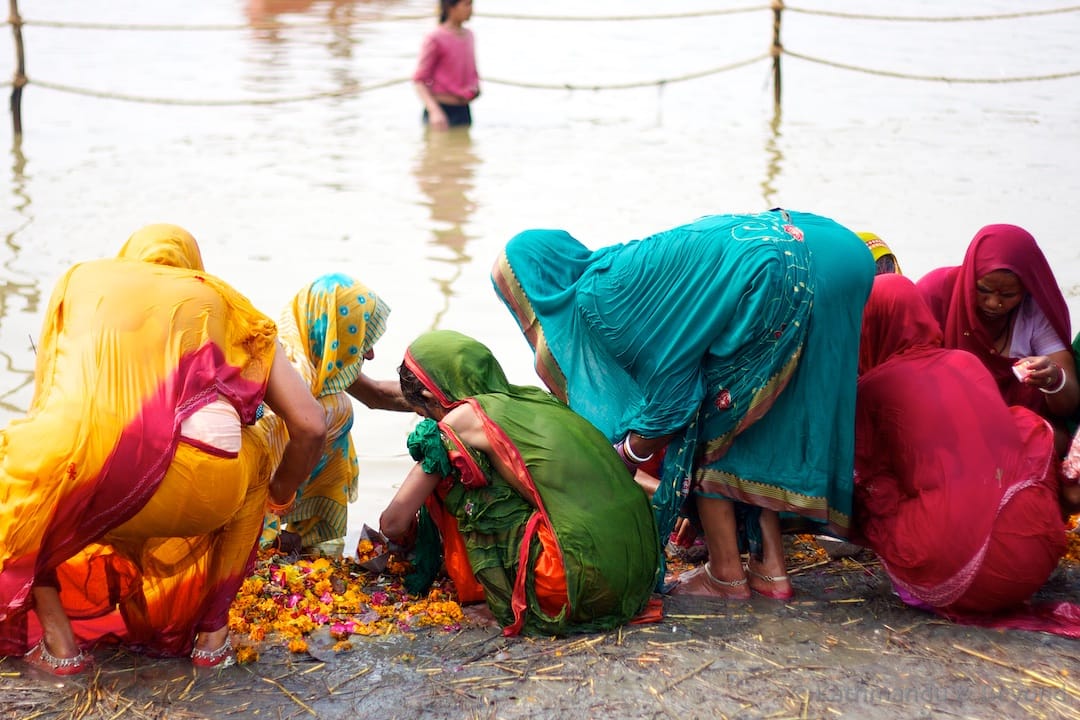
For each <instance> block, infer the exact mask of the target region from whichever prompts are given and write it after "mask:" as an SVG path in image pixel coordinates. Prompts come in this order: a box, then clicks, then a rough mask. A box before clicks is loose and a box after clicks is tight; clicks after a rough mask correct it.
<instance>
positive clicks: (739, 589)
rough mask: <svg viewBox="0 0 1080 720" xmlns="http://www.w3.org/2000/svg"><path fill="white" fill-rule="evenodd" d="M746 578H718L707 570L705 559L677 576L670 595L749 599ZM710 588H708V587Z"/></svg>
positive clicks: (707, 564) (707, 565)
mask: <svg viewBox="0 0 1080 720" xmlns="http://www.w3.org/2000/svg"><path fill="white" fill-rule="evenodd" d="M746 584H747V580H746V578H739V579H738V580H720V579H719V578H717V577H716V576H715V575H713V574H712V571H711V570H709V563H708V561H705V562H704V563H702V564H701V565H700V566H699V567H697V568H695V569H694V570H691V571H690V572H687V573H683V574H682V575H680V576H679V579H678V583H677V584H676V585H675V587H674V588H672V589H671V594H672V595H702V596H706V597H718V596H719V597H722V598H723V599H725V600H749V599H750V590H749V589H748V588H747V587H746ZM710 586H711V588H712V590H710V589H709V588H710Z"/></svg>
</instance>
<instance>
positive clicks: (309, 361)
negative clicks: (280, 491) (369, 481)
mask: <svg viewBox="0 0 1080 720" xmlns="http://www.w3.org/2000/svg"><path fill="white" fill-rule="evenodd" d="M389 315H390V306H389V305H387V303H386V302H384V301H383V300H382V299H381V298H379V297H378V296H377V295H376V294H375V293H374V292H372V291H371V290H370V289H369V288H368V287H367V286H366V285H364V284H362V283H360V282H357V281H356V280H354V279H353V278H351V277H349V276H348V275H343V274H341V273H334V274H328V275H322V276H320V277H319V278H317V279H315V280H314V281H313V282H311V283H310V284H308V285H306V286H305V287H304V288H303V289H302V290H300V291H299V292H298V293H297V294H296V296H295V297H293V299H292V302H291V303H290V304H289V306H288V307H287V308H286V309H285V311H284V312H283V313H282V316H281V319H280V321H279V323H278V332H279V338H280V340H281V343H282V345H283V346H284V348H285V353H286V356H287V357H288V358H289V361H290V362H291V363H292V365H293V367H294V368H296V370H297V371H298V372H299V373H300V375H301V377H303V378H304V380H305V381H306V382H307V383H308V386H309V387H310V388H311V394H312V395H313V396H314V397H315V399H316V400H318V402H319V404H320V405H321V406H322V408H323V411H324V412H325V414H326V425H327V439H326V447H325V448H324V449H323V454H322V457H321V458H320V459H319V461H318V463H316V465H315V469H314V470H313V471H312V473H311V477H310V478H309V479H308V480H307V481H306V482H305V483H303V484H302V485H301V486H300V488H299V489H298V490H297V494H296V502H295V504H294V506H293V509H292V510H291V511H290V512H289V513H288V514H287V515H286V516H285V517H284V518H282V521H283V522H285V523H287V524H288V529H289V530H290V531H291V532H294V533H296V534H298V535H300V538H301V542H302V543H303V546H304V547H312V546H315V545H317V544H319V543H322V542H326V541H331V540H337V539H339V538H343V537H345V534H346V531H347V523H348V505H349V503H350V502H353V501H355V500H356V497H357V479H358V477H359V467H358V463H357V459H356V449H355V447H354V445H353V441H352V436H351V434H350V432H351V430H352V426H353V405H352V399H351V397H350V396H349V395H348V392H347V391H348V389H349V387H350V386H351V385H352V384H353V383H354V382H356V380H357V378H359V377H360V371H361V369H362V368H363V365H364V355H365V354H366V353H368V352H369V351H370V350H371V349H372V348H373V347H374V345H375V342H376V341H377V340H378V339H379V338H380V337H382V335H383V333H384V332H385V331H386V319H387V317H388V316H389ZM258 427H259V429H260V430H262V431H263V432H265V433H266V436H267V439H268V442H269V443H270V446H271V453H272V457H273V458H274V460H275V461H280V459H281V454H282V453H283V452H284V450H285V444H286V443H287V442H288V435H287V433H286V432H285V424H284V422H283V421H282V420H281V418H279V417H277V416H275V415H274V414H273V413H272V412H267V413H266V414H265V415H264V416H263V417H262V418H261V419H260V420H259V423H258ZM265 524H266V527H265V529H264V532H263V536H262V540H261V542H262V544H263V545H269V544H271V543H272V542H273V541H274V539H275V538H276V537H277V535H278V532H279V530H280V528H279V521H278V519H277V517H276V516H274V515H267V517H266V519H265Z"/></svg>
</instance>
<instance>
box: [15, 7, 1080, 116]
mask: <svg viewBox="0 0 1080 720" xmlns="http://www.w3.org/2000/svg"><path fill="white" fill-rule="evenodd" d="M779 1H780V0H774V4H773V5H755V6H749V7H741V8H728V9H723V10H704V11H693V12H683V13H678V12H674V13H656V14H652V15H610V16H568V15H567V16H562V15H559V16H547V17H541V16H530V15H519V14H510V13H502V14H499V13H489V14H482V13H478V14H477V15H476V16H477V17H488V18H494V19H506V20H535V21H584V22H591V21H616V20H665V19H675V18H693V17H706V16H717V15H732V14H736V13H746V12H757V11H761V10H768V9H773V10H775V9H776V8H775V4H776V2H779ZM782 9H783V10H789V11H791V12H798V13H803V14H808V15H823V16H830V17H839V18H846V19H861V20H888V21H903V22H916V21H918V22H961V21H982V20H1002V19H1016V18H1024V17H1036V16H1047V15H1056V14H1062V13H1070V12H1076V11H1080V5H1073V6H1067V7H1060V8H1054V9H1046V10H1031V11H1025V12H1016V13H1004V14H998V15H971V16H951V17H947V16H939V17H916V16H893V15H871V14H854V13H843V12H833V11H826V10H814V9H808V8H799V7H787V6H782ZM358 19H361V18H357V17H351V18H347V19H343V20H340V21H338V20H332V21H328V22H325V23H317V24H316V23H303V24H294V23H280V22H268V23H249V24H244V25H137V24H114V23H92V22H65V21H49V20H44V21H41V20H39V21H21V22H19V24H20V25H27V26H39V27H52V28H78V29H93V30H149V31H166V30H168V31H174V30H202V31H213V30H238V29H243V30H250V29H308V28H318V27H326V26H328V25H333V26H337V25H347V24H355V23H356V21H357V20H358ZM370 19H373V20H379V21H397V20H402V21H411V20H421V19H428V20H430V19H432V15H430V14H425V15H388V16H380V17H375V18H370ZM7 24H9V25H11V24H13V22H12V20H11V19H9V20H8V21H7ZM781 54H782V55H788V56H790V57H793V58H796V59H799V60H804V61H806V62H810V63H815V64H818V65H825V66H828V67H833V68H838V69H841V70H849V71H852V72H859V73H864V74H867V75H877V76H881V77H891V78H900V79H905V80H921V81H929V82H945V83H958V84H1006V83H1021V82H1041V81H1048V80H1062V79H1066V78H1074V77H1078V76H1080V70H1075V71H1065V72H1059V73H1050V74H1046V75H1029V76H1018V77H996V78H974V77H966V78H965V77H949V76H943V75H920V74H914V73H904V72H896V71H890V70H877V69H873V68H866V67H860V66H857V65H848V64H846V63H840V62H835V61H831V60H826V59H823V58H818V57H812V56H809V55H803V54H801V53H797V52H792V51H790V50H787V49H786V48H780V47H779V46H778V45H777V46H776V47H773V48H770V50H769V51H768V52H766V53H763V54H761V55H757V56H755V57H752V58H748V59H745V60H740V61H737V62H733V63H729V64H726V65H721V66H719V67H714V68H711V69H707V70H701V71H698V72H690V73H686V74H683V75H678V76H675V77H669V78H661V79H655V80H640V81H633V82H623V83H607V84H592V85H587V84H577V83H571V82H563V83H540V82H527V81H516V80H507V79H503V78H495V77H484V78H483V81H484V82H485V83H487V84H492V85H504V86H508V87H517V88H527V89H535V90H563V91H567V90H569V91H586V90H591V91H600V90H628V89H634V88H645V87H662V86H664V85H670V84H675V83H679V82H686V81H689V80H696V79H700V78H704V77H708V76H710V75H717V74H719V73H723V72H728V71H731V70H736V69H739V68H743V67H746V66H749V65H753V64H754V63H757V62H760V61H761V60H764V59H767V58H769V57H773V58H775V57H776V56H778V55H781ZM19 79H20V81H21V82H22V84H34V85H37V86H39V87H43V88H46V89H49V90H55V91H57V92H65V93H70V94H74V95H82V96H86V97H95V98H102V99H110V100H121V101H125V102H134V103H145V104H156V105H173V106H190V107H196V106H202V107H227V106H265V105H280V104H286V103H296V102H306V101H310V100H318V99H323V98H335V97H346V96H351V95H359V94H361V93H364V92H370V91H373V90H381V89H384V88H390V87H394V86H396V85H403V84H406V83H409V82H411V78H398V79H393V80H386V81H382V82H379V83H374V84H371V85H360V84H359V83H356V84H353V85H351V86H347V87H344V88H339V89H336V90H326V91H320V92H312V93H305V94H301V95H292V96H285V97H275V98H258V97H254V98H244V99H203V100H200V99H182V98H163V97H156V98H155V97H147V96H139V95H130V94H126V93H117V92H110V91H100V90H90V89H87V88H79V87H74V86H71V85H63V84H60V83H52V82H48V81H42V80H34V81H30V80H29V79H25V78H21V77H20V78H19ZM13 86H14V84H13V83H0V87H13Z"/></svg>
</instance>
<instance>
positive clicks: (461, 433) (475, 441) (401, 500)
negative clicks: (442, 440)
mask: <svg viewBox="0 0 1080 720" xmlns="http://www.w3.org/2000/svg"><path fill="white" fill-rule="evenodd" d="M442 422H443V423H445V424H446V425H449V426H450V427H451V428H453V430H454V432H455V433H457V436H458V438H460V439H461V441H462V442H463V443H465V444H467V445H469V446H471V447H473V448H475V449H477V450H480V451H481V452H484V453H487V454H488V457H491V455H490V451H491V443H490V442H489V441H488V439H487V435H486V434H485V433H484V426H483V424H482V423H481V422H480V418H479V417H477V415H476V412H475V411H474V410H473V409H472V407H471V406H470V405H468V404H464V405H459V406H457V407H456V408H454V409H453V410H451V411H450V412H449V413H447V414H446V416H445V417H444V418H443V420H442ZM492 460H493V461H497V459H496V458H492ZM499 470H500V472H502V468H499ZM507 472H509V470H508V469H507ZM440 480H442V476H440V475H435V474H432V473H426V472H424V469H423V468H422V467H421V465H420V463H417V464H416V465H414V466H413V468H412V470H410V471H409V474H408V475H407V476H406V477H405V481H404V482H403V483H402V484H401V488H400V489H399V490H398V491H397V494H396V495H394V499H393V500H391V501H390V504H389V505H387V506H386V509H385V510H383V513H382V515H380V516H379V532H381V533H382V534H383V535H385V536H386V537H388V538H390V539H391V540H393V541H394V542H396V543H398V544H400V545H409V544H410V541H411V539H412V533H413V530H414V529H415V524H416V513H417V511H419V510H420V506H422V505H423V504H424V501H425V500H427V498H428V495H430V494H431V493H432V491H434V490H435V487H436V486H437V485H438V484H439V481H440Z"/></svg>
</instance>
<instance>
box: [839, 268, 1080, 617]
mask: <svg viewBox="0 0 1080 720" xmlns="http://www.w3.org/2000/svg"><path fill="white" fill-rule="evenodd" d="M940 343H941V333H940V331H939V330H938V327H937V324H936V323H935V321H934V319H933V317H932V316H931V314H930V312H929V310H928V309H927V307H926V305H925V304H924V303H923V302H922V300H921V299H920V297H919V294H918V291H917V290H916V289H915V286H914V285H913V284H912V283H911V281H910V280H908V279H906V278H904V277H901V276H899V275H880V276H878V277H877V278H876V279H875V281H874V289H873V291H872V292H871V294H870V299H869V301H868V302H867V305H866V310H865V313H864V316H863V331H862V339H861V346H860V351H859V371H860V377H859V385H858V396H857V401H856V427H855V472H856V478H855V519H856V526H857V527H856V529H857V531H858V533H859V535H860V536H861V539H862V541H863V542H864V543H865V544H867V545H869V546H870V547H871V548H873V550H874V551H875V552H876V553H877V554H878V556H879V557H880V559H881V562H882V566H883V567H884V568H885V570H886V572H888V574H889V577H890V578H891V579H892V581H893V584H894V586H895V587H896V588H897V590H898V593H899V594H900V595H901V597H904V598H905V599H906V601H909V602H911V603H912V604H918V605H920V606H922V607H925V608H928V609H931V610H933V611H934V612H937V613H939V614H941V615H944V616H946V617H949V618H950V619H953V620H956V621H958V622H965V623H975V624H980V625H991V626H999V625H1005V626H1014V627H1027V628H1028V629H1040V630H1046V631H1049V632H1055V633H1058V634H1062V635H1068V636H1071V637H1080V606H1072V605H1067V604H1066V605H1065V606H1063V607H1058V606H1054V607H1043V608H1033V607H1031V606H1025V605H1024V603H1025V602H1026V601H1028V599H1029V598H1030V597H1031V595H1032V594H1034V593H1035V592H1036V591H1037V590H1038V589H1039V588H1040V587H1041V586H1042V585H1043V583H1044V582H1045V581H1046V579H1047V578H1048V577H1049V576H1050V573H1051V572H1053V570H1054V568H1056V567H1057V564H1058V562H1059V561H1060V559H1061V557H1062V555H1063V554H1064V551H1065V526H1064V523H1063V522H1062V520H1061V515H1060V510H1059V506H1058V477H1057V467H1056V459H1055V456H1054V445H1053V432H1052V430H1051V428H1050V426H1049V425H1048V424H1047V423H1046V421H1045V420H1043V419H1042V418H1040V417H1039V416H1038V415H1036V414H1035V413H1033V412H1031V411H1030V410H1028V409H1026V408H1022V407H1008V406H1007V405H1006V404H1005V402H1004V401H1003V400H1002V398H1001V395H1000V394H999V393H998V391H997V387H996V384H995V382H994V379H993V377H991V375H990V373H989V372H988V371H987V370H986V368H985V367H983V365H982V364H981V363H980V362H979V360H978V359H977V358H975V357H974V356H972V355H971V354H970V353H967V352H962V351H959V350H947V349H943V348H941V347H940Z"/></svg>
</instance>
